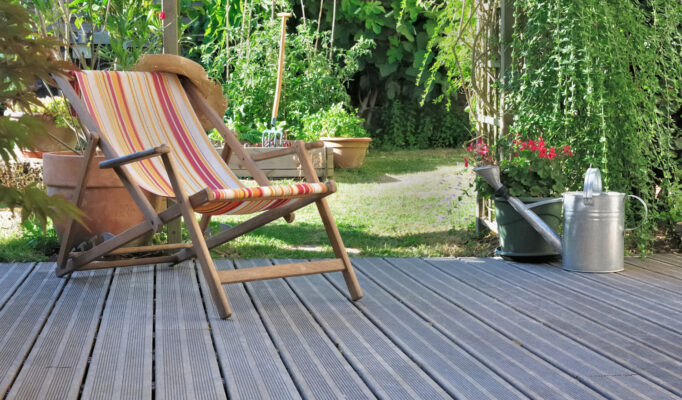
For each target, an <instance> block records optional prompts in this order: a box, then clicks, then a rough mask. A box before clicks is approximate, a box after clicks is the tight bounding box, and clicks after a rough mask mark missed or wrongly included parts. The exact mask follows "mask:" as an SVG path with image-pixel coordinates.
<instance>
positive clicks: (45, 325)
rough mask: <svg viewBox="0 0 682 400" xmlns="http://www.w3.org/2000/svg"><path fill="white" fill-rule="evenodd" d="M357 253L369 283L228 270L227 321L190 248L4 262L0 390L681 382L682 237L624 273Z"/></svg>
mask: <svg viewBox="0 0 682 400" xmlns="http://www.w3.org/2000/svg"><path fill="white" fill-rule="evenodd" d="M280 261H285V260H276V261H274V262H280ZM353 262H354V264H355V265H356V267H357V272H358V278H359V279H360V283H361V285H362V287H363V289H364V291H365V297H364V298H363V299H362V300H361V301H358V302H356V303H352V302H350V301H349V300H348V298H347V297H346V296H347V293H346V290H345V286H344V284H343V279H342V277H341V274H339V273H335V274H328V275H327V276H321V275H317V276H309V277H297V278H290V279H287V280H283V279H277V280H272V281H267V282H253V283H247V284H237V285H230V286H228V289H227V292H228V297H229V299H230V301H231V304H232V307H233V309H234V315H233V317H232V319H231V320H227V321H223V320H220V319H218V318H217V313H216V310H215V307H214V305H213V303H212V302H211V301H210V298H209V297H208V295H207V293H208V292H207V288H206V286H205V282H204V281H203V277H202V274H201V272H199V271H198V270H197V268H195V266H194V265H193V264H189V263H188V264H184V265H181V266H177V267H175V268H168V267H166V266H156V267H154V266H149V267H139V268H133V269H118V270H116V271H113V272H112V271H93V272H80V273H76V274H74V275H73V276H72V277H71V278H70V279H59V278H57V277H56V276H55V274H54V268H55V266H54V264H53V263H39V264H26V263H23V264H1V265H0V398H2V397H7V398H9V399H60V400H61V399H78V398H83V399H91V398H97V399H149V398H157V399H167V398H178V399H214V398H215V399H225V398H231V399H273V400H275V399H277V400H279V399H298V398H305V399H317V398H319V399H322V398H324V399H337V398H348V399H364V398H382V399H410V398H412V399H429V400H430V399H441V398H467V399H521V398H533V399H559V398H575V399H592V398H611V399H640V398H646V399H657V400H658V399H675V398H677V399H679V398H681V396H682V256H681V255H656V256H653V257H651V258H649V259H648V260H647V261H646V262H641V261H639V260H637V259H629V260H628V265H627V266H626V270H625V271H624V272H622V273H616V274H579V273H569V272H565V271H562V270H560V269H558V268H556V267H551V266H538V265H523V264H512V263H506V262H503V261H501V260H494V259H475V258H471V259H456V260H455V259H376V258H375V259H354V260H353ZM264 263H267V261H265V260H258V261H237V262H236V263H233V262H231V261H218V265H219V268H220V269H230V268H234V267H237V268H246V267H250V266H255V265H263V264H264Z"/></svg>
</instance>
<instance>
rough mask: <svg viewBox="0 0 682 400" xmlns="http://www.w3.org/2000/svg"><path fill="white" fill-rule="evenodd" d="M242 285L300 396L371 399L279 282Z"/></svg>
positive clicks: (249, 263) (251, 263) (244, 265)
mask: <svg viewBox="0 0 682 400" xmlns="http://www.w3.org/2000/svg"><path fill="white" fill-rule="evenodd" d="M266 262H267V260H238V261H237V262H236V264H237V266H238V267H239V268H247V267H250V266H256V265H263V264H264V263H266ZM245 286H246V290H247V292H248V293H249V295H250V296H251V299H252V300H253V302H254V303H255V305H256V308H257V310H258V312H259V313H260V316H261V318H262V320H263V324H264V325H265V327H266V328H267V330H268V333H269V334H270V335H271V337H272V340H273V341H274V343H275V346H276V347H277V349H278V350H279V352H280V355H281V357H282V358H283V359H284V362H285V363H286V365H287V368H288V370H289V373H290V374H291V376H292V378H293V379H294V381H295V382H296V386H297V387H298V389H299V390H300V392H301V394H302V396H303V397H304V398H311V399H312V398H317V399H342V398H347V399H369V398H375V397H374V396H373V395H372V391H371V390H370V388H368V387H367V385H366V384H365V383H364V382H363V380H362V379H361V378H360V377H359V376H358V373H357V372H356V371H354V370H353V368H352V367H351V366H350V365H349V364H348V362H347V361H346V360H345V358H344V356H343V354H342V353H341V352H340V351H339V349H338V348H337V346H336V343H334V342H333V341H331V340H330V339H329V337H327V335H326V334H325V333H324V331H323V330H322V329H321V327H320V326H319V325H318V323H317V322H316V321H315V319H314V318H313V316H312V315H311V314H310V312H309V311H308V310H307V309H306V308H305V307H304V306H303V305H302V304H301V302H300V300H299V299H298V298H297V297H296V295H295V294H294V293H293V292H292V290H291V288H289V286H288V285H287V284H286V282H285V281H284V280H282V279H276V280H269V281H255V282H248V283H246V284H245Z"/></svg>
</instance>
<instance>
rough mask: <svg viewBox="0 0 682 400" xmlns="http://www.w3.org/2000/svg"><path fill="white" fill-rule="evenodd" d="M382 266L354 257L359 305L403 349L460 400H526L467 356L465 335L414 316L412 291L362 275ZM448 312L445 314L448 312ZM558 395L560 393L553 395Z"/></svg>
mask: <svg viewBox="0 0 682 400" xmlns="http://www.w3.org/2000/svg"><path fill="white" fill-rule="evenodd" d="M382 263H383V264H386V261H384V260H381V259H373V260H368V259H353V264H354V265H355V267H356V271H357V275H358V280H359V282H360V286H361V287H362V289H363V290H364V291H365V292H366V293H368V295H367V296H366V297H364V298H363V299H362V301H358V302H357V303H355V304H357V307H358V308H359V309H360V310H361V311H362V312H363V314H365V315H367V316H368V317H369V318H370V319H371V320H372V321H373V322H374V324H375V325H376V326H377V327H379V328H380V329H381V330H382V332H383V333H384V334H385V335H386V336H388V337H389V338H390V339H391V340H392V341H393V342H395V343H396V344H397V345H398V346H399V347H400V349H401V350H402V351H404V352H405V353H406V354H408V355H409V357H410V358H411V359H413V360H414V361H415V362H416V363H417V364H419V365H420V366H422V368H423V369H424V370H425V371H426V372H427V373H428V374H429V375H430V376H431V377H433V378H434V379H436V380H437V381H438V382H439V383H440V385H441V386H442V387H443V388H444V389H445V390H447V392H448V393H449V394H450V395H452V396H453V397H455V398H467V399H518V398H527V396H526V395H524V394H523V393H522V392H520V391H519V390H518V389H517V388H516V387H515V386H514V385H513V384H511V383H509V382H507V381H506V380H505V379H503V378H502V377H500V376H499V375H498V374H497V373H496V372H495V371H494V370H491V369H490V368H489V367H488V366H489V365H491V362H490V361H491V360H483V361H481V360H479V359H480V357H479V355H478V354H474V355H472V354H471V353H470V352H467V350H466V349H467V347H470V346H467V345H462V344H461V342H460V332H457V333H455V332H450V333H451V335H449V336H450V338H449V337H448V336H446V335H445V334H443V333H442V332H441V331H440V330H439V329H438V327H437V326H435V324H434V323H433V322H431V321H429V320H426V319H424V318H423V317H420V316H419V315H418V314H419V312H418V311H417V312H416V313H415V308H416V309H417V310H418V307H413V306H412V305H411V304H410V307H408V306H407V305H406V303H407V302H406V301H405V299H404V297H403V296H402V295H403V294H404V293H405V291H410V288H409V287H405V286H402V285H396V286H393V285H391V284H390V283H389V284H386V281H385V280H384V279H382V280H381V284H382V286H379V285H378V284H377V283H375V281H374V280H371V279H369V278H368V277H367V275H366V274H365V273H363V272H361V269H362V271H366V270H377V269H380V268H381V267H375V265H376V264H382ZM389 268H390V266H389ZM325 276H326V277H327V279H329V280H330V281H331V282H332V284H333V285H334V286H335V287H336V289H337V290H339V291H340V292H341V293H342V294H343V295H344V297H346V298H348V297H349V296H348V294H347V289H346V284H345V282H344V280H343V276H342V275H341V274H326V275H325ZM389 279H390V277H389ZM384 288H386V289H384ZM396 297H398V298H400V300H398V299H396ZM408 304H409V303H408ZM449 311H450V310H444V312H449ZM452 311H454V310H452ZM451 338H456V339H455V340H452V339H451ZM500 339H501V338H500ZM547 367H550V368H551V366H545V368H547ZM571 380H573V379H571ZM545 394H548V395H549V394H550V392H545ZM553 394H554V395H557V394H559V393H557V392H553ZM549 397H550V396H546V397H545V398H549Z"/></svg>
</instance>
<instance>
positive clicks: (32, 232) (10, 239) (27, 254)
mask: <svg viewBox="0 0 682 400" xmlns="http://www.w3.org/2000/svg"><path fill="white" fill-rule="evenodd" d="M58 250H59V238H58V237H57V233H56V232H55V230H54V228H52V227H50V228H48V229H44V228H43V226H41V225H40V223H38V222H37V221H36V220H34V219H32V218H31V219H27V220H24V221H23V222H22V224H21V235H7V236H3V235H0V262H20V261H43V260H47V259H48V258H49V257H51V256H53V255H54V254H55V253H56V252H57V251H58Z"/></svg>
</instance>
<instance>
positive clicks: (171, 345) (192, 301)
mask: <svg viewBox="0 0 682 400" xmlns="http://www.w3.org/2000/svg"><path fill="white" fill-rule="evenodd" d="M154 351H155V356H156V364H155V371H154V375H155V376H154V377H155V381H156V391H155V398H157V399H188V400H191V399H226V398H227V396H226V394H225V387H224V385H223V381H222V377H221V375H220V368H219V366H218V360H217V358H216V354H215V351H214V349H213V342H212V339H211V334H210V327H209V325H208V321H207V319H206V313H205V312H204V308H203V304H202V300H201V295H200V293H199V284H198V282H197V277H196V271H195V267H194V264H193V263H191V262H185V263H182V264H179V265H177V266H175V267H173V268H169V267H167V266H157V267H156V326H155V348H154Z"/></svg>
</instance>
